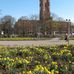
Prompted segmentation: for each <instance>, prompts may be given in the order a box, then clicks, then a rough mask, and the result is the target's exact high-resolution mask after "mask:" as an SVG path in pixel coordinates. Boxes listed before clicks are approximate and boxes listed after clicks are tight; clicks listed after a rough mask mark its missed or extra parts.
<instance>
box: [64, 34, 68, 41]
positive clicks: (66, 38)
mask: <svg viewBox="0 0 74 74" xmlns="http://www.w3.org/2000/svg"><path fill="white" fill-rule="evenodd" d="M65 40H66V41H68V34H67V33H66V34H65Z"/></svg>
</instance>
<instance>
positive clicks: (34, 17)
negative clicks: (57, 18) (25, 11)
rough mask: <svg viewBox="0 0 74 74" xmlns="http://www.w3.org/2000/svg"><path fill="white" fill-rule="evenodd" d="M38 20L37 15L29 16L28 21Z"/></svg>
mask: <svg viewBox="0 0 74 74" xmlns="http://www.w3.org/2000/svg"><path fill="white" fill-rule="evenodd" d="M38 19H39V17H38V15H31V16H30V20H38Z"/></svg>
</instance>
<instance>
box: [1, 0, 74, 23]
mask: <svg viewBox="0 0 74 74" xmlns="http://www.w3.org/2000/svg"><path fill="white" fill-rule="evenodd" d="M50 2H51V3H50V10H51V13H55V14H57V15H58V16H60V17H63V18H64V19H71V21H72V22H74V0H50ZM0 10H1V12H0V17H2V16H4V15H11V16H13V17H15V18H20V17H21V16H30V15H32V14H39V0H0Z"/></svg>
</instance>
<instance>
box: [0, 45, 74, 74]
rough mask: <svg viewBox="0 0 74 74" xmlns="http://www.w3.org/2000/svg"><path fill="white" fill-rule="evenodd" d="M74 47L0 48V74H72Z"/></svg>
mask: <svg viewBox="0 0 74 74" xmlns="http://www.w3.org/2000/svg"><path fill="white" fill-rule="evenodd" d="M73 71H74V45H69V46H67V45H60V46H48V47H47V46H42V47H41V46H40V47H3V46H0V74H72V72H73Z"/></svg>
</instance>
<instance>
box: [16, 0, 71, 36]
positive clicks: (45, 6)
mask: <svg viewBox="0 0 74 74" xmlns="http://www.w3.org/2000/svg"><path fill="white" fill-rule="evenodd" d="M70 32H71V24H70V22H66V21H58V22H57V21H53V20H52V18H51V17H50V0H40V20H18V21H17V22H16V24H15V34H18V35H19V36H37V35H38V34H40V35H41V36H50V35H52V34H54V33H55V34H65V33H70Z"/></svg>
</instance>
